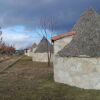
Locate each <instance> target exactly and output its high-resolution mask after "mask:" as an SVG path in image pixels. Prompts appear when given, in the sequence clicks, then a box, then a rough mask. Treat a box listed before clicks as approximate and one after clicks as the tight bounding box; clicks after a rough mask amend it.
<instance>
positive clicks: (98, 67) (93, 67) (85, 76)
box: [53, 56, 100, 89]
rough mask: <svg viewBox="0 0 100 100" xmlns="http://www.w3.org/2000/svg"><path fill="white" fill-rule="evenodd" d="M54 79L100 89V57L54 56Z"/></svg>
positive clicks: (73, 84) (77, 85)
mask: <svg viewBox="0 0 100 100" xmlns="http://www.w3.org/2000/svg"><path fill="white" fill-rule="evenodd" d="M53 60H54V80H55V81H56V82H59V83H65V84H68V85H71V86H76V87H80V88H84V89H100V58H79V57H59V56H55V57H54V59H53Z"/></svg>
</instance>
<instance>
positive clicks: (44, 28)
mask: <svg viewBox="0 0 100 100" xmlns="http://www.w3.org/2000/svg"><path fill="white" fill-rule="evenodd" d="M54 27H55V22H54V18H53V17H51V18H49V19H48V18H46V17H42V18H40V21H39V26H38V27H37V28H38V30H39V31H38V32H37V34H38V35H39V36H40V37H42V38H43V37H46V38H47V42H46V43H47V56H48V66H50V63H51V55H52V49H53V46H51V48H50V47H49V45H48V39H49V41H50V43H51V45H52V42H51V38H52V36H53V33H54Z"/></svg>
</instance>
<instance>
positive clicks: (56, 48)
mask: <svg viewBox="0 0 100 100" xmlns="http://www.w3.org/2000/svg"><path fill="white" fill-rule="evenodd" d="M72 38H73V36H68V37H65V38H62V39H59V40H56V41H55V42H54V54H57V52H58V51H60V50H61V49H63V48H64V47H65V45H67V44H68V43H69V42H70V41H71V40H72Z"/></svg>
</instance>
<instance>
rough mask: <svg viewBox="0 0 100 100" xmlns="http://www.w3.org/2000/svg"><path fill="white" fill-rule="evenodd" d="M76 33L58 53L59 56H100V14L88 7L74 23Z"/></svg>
mask: <svg viewBox="0 0 100 100" xmlns="http://www.w3.org/2000/svg"><path fill="white" fill-rule="evenodd" d="M72 30H73V31H76V35H75V36H74V37H73V39H72V41H71V42H70V43H69V44H67V45H66V46H65V47H64V48H63V49H62V50H61V51H60V52H58V54H59V55H60V56H61V57H65V56H66V57H68V56H70V57H74V56H80V55H86V56H89V57H100V15H99V14H97V13H96V12H95V11H94V10H93V9H88V10H87V11H85V12H84V13H83V15H82V16H81V17H80V18H79V20H78V21H77V23H76V24H75V25H74V27H73V29H72Z"/></svg>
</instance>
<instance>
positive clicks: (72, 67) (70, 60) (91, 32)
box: [53, 9, 100, 89]
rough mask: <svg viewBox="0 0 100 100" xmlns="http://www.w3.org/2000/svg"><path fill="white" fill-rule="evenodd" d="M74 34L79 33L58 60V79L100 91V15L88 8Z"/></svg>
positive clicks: (56, 74)
mask: <svg viewBox="0 0 100 100" xmlns="http://www.w3.org/2000/svg"><path fill="white" fill-rule="evenodd" d="M72 31H75V32H76V34H75V35H74V36H73V38H72V40H71V41H70V42H69V43H66V45H65V46H64V48H63V49H62V50H60V51H59V52H58V53H57V54H56V55H55V57H54V62H53V64H54V80H55V81H56V82H59V83H65V84H68V85H71V86H76V87H80V88H84V89H100V15H99V14H97V12H95V11H94V10H93V9H88V10H87V11H85V12H84V13H83V14H82V16H81V17H80V18H79V20H78V21H77V22H76V24H75V25H74V27H73V28H72ZM54 50H55V49H54Z"/></svg>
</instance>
